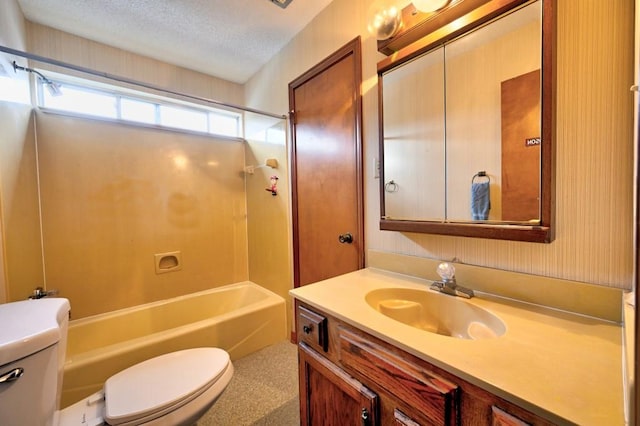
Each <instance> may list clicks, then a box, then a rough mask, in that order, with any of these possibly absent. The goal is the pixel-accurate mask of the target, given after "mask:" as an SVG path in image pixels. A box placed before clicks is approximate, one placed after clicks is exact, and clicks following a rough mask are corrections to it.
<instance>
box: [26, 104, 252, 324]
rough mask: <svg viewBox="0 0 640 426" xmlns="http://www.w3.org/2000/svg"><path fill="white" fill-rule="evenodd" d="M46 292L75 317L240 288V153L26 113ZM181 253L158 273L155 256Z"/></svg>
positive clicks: (188, 138)
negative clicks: (34, 153) (31, 119)
mask: <svg viewBox="0 0 640 426" xmlns="http://www.w3.org/2000/svg"><path fill="white" fill-rule="evenodd" d="M36 122H37V138H38V141H37V144H38V157H39V172H40V187H41V203H42V231H43V248H44V259H45V271H46V280H47V288H49V289H53V288H55V289H58V290H59V291H60V294H61V295H63V296H65V297H68V298H69V299H70V301H71V306H72V314H73V318H79V317H84V316H88V315H93V314H97V313H101V312H107V311H111V310H115V309H120V308H123V307H127V306H133V305H138V304H141V303H146V302H150V301H155V300H161V299H165V298H169V297H173V296H179V295H183V294H188V293H192V292H195V291H200V290H204V289H209V288H213V287H217V286H222V285H225V284H230V283H234V282H238V281H244V280H247V279H248V270H247V231H246V205H245V191H244V176H243V173H242V169H243V167H244V145H243V143H242V142H241V141H238V140H219V139H218V140H216V139H214V138H212V137H207V136H200V135H195V134H189V133H185V132H173V131H161V130H157V129H150V128H140V127H134V126H127V125H122V124H117V123H111V122H106V121H99V120H89V119H82V118H72V117H65V116H60V115H54V114H47V113H42V112H37V113H36ZM173 252H179V255H178V256H176V257H178V258H179V260H180V264H179V267H178V268H175V270H173V271H171V272H162V271H161V272H160V273H158V271H156V255H157V254H163V253H173Z"/></svg>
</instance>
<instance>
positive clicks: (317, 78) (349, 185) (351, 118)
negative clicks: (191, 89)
mask: <svg viewBox="0 0 640 426" xmlns="http://www.w3.org/2000/svg"><path fill="white" fill-rule="evenodd" d="M352 43H353V42H352ZM355 44H356V46H357V47H358V49H357V52H358V54H356V53H354V52H355V51H354V47H353V46H350V47H349V49H346V50H345V49H344V48H343V49H341V51H338V52H337V53H336V54H335V55H334V56H333V57H330V58H328V59H327V60H326V61H323V63H322V64H320V66H318V67H317V68H316V69H313V70H311V71H310V72H309V73H307V74H305V75H304V76H303V77H301V78H299V79H298V80H296V82H294V83H291V85H290V103H291V107H292V111H293V112H294V113H293V120H292V155H291V157H292V166H293V170H292V189H293V197H292V202H293V222H294V223H293V227H294V229H293V231H294V277H295V286H296V287H297V286H300V285H305V284H309V283H312V282H316V281H320V280H322V279H326V278H330V277H333V276H336V275H340V274H344V273H347V272H351V271H354V270H356V269H359V268H362V267H363V266H364V254H363V253H364V252H363V240H364V239H363V235H362V233H363V219H362V215H363V213H362V210H363V207H362V206H363V201H362V173H361V168H362V160H361V140H360V122H361V102H360V78H361V77H360V73H359V70H360V62H359V61H360V55H359V39H357V43H355ZM345 233H350V234H351V235H352V236H353V242H352V243H351V244H349V243H341V242H340V241H339V236H340V235H341V234H345Z"/></svg>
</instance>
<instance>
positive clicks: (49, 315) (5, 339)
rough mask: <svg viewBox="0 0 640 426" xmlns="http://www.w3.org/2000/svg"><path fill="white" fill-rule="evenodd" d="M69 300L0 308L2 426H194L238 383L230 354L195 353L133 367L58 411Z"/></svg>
mask: <svg viewBox="0 0 640 426" xmlns="http://www.w3.org/2000/svg"><path fill="white" fill-rule="evenodd" d="M69 310H70V306H69V301H68V300H67V299H63V298H43V299H37V300H25V301H20V302H12V303H5V304H0V425H3V426H14V425H15V426H29V425H34V426H43V425H47V426H67V425H82V426H99V425H112V426H115V425H127V426H129V425H131V426H133V425H158V426H160V425H169V426H174V425H176V426H177V425H192V424H194V423H195V422H196V421H197V420H198V419H199V418H200V417H202V416H203V415H204V413H206V412H207V410H208V409H209V408H210V407H211V406H212V405H213V404H214V403H215V401H216V400H217V398H218V397H219V396H220V394H222V392H223V391H224V390H225V388H226V387H227V385H228V384H229V382H230V381H231V377H232V376H233V364H232V363H231V361H230V359H229V354H228V353H227V352H226V351H224V350H222V349H219V348H193V349H185V350H181V351H177V352H172V353H168V354H164V355H160V356H158V357H155V358H151V359H149V360H146V361H143V362H141V363H139V364H136V365H134V366H132V367H129V368H127V369H125V370H123V371H121V372H119V373H117V374H115V375H113V376H111V377H110V378H109V379H107V381H106V382H105V384H104V386H103V388H102V390H101V391H99V392H96V393H94V394H92V395H90V396H89V397H87V398H84V399H82V400H80V401H78V402H76V403H75V404H72V405H70V406H69V407H67V408H64V409H63V410H60V395H61V392H62V374H63V366H64V360H65V352H66V346H67V328H68V325H69Z"/></svg>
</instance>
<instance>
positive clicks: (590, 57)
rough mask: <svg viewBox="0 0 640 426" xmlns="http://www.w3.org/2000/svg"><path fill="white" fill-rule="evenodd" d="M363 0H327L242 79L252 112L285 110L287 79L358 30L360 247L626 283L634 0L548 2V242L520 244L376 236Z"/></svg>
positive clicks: (370, 55) (372, 61)
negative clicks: (551, 205)
mask: <svg viewBox="0 0 640 426" xmlns="http://www.w3.org/2000/svg"><path fill="white" fill-rule="evenodd" d="M370 3H371V1H368V0H334V1H333V2H332V3H331V4H330V5H329V6H328V7H327V8H326V9H324V10H323V11H322V13H321V14H320V15H318V16H317V17H316V19H315V20H314V21H313V22H312V23H311V24H310V25H309V26H308V27H306V28H305V29H304V30H303V31H302V32H301V33H300V34H299V35H298V36H296V37H295V38H294V39H293V40H292V41H291V42H290V43H289V45H288V46H287V47H286V48H284V49H283V50H282V51H281V52H280V54H279V55H278V56H277V57H276V58H274V59H273V60H272V61H270V62H269V63H268V64H267V65H266V66H265V67H264V68H263V69H262V70H261V71H260V72H259V73H258V74H257V75H255V76H254V77H253V78H252V79H251V80H250V81H249V82H248V83H247V85H246V88H245V90H246V99H247V101H248V104H249V105H250V106H252V107H255V108H263V109H269V110H272V111H286V110H287V106H288V99H287V84H288V82H290V81H292V80H293V79H295V78H296V77H297V76H299V75H301V74H302V73H303V72H305V71H306V70H308V69H309V68H311V67H312V66H313V65H315V64H316V63H318V62H319V61H321V60H322V59H323V58H324V57H326V56H327V55H329V54H330V53H331V52H333V51H335V50H337V49H338V48H339V47H341V46H342V45H344V44H345V43H346V42H348V41H349V40H351V39H353V38H354V37H355V36H357V35H361V36H362V43H363V46H362V52H363V81H364V87H363V95H364V99H363V104H364V106H363V107H364V111H363V113H364V129H363V130H364V131H363V133H364V170H365V203H366V204H365V208H366V210H365V216H366V217H365V225H366V235H365V241H367V248H368V249H375V250H380V251H387V252H393V253H403V254H409V255H415V256H421V257H428V258H436V259H452V258H454V257H456V258H457V259H459V261H460V262H463V263H468V264H473V265H481V266H488V267H493V268H499V269H505V270H510V271H518V272H525V273H532V274H538V275H543V276H549V277H556V278H564V279H569V280H577V281H584V282H588V283H594V284H600V285H605V286H611V287H621V288H630V287H631V283H632V274H633V255H632V252H633V232H632V224H633V220H632V217H633V202H632V196H633V134H632V127H633V126H632V97H631V95H630V93H629V87H630V86H631V84H633V75H632V69H633V66H632V58H631V54H632V49H633V38H632V37H633V0H620V1H615V2H602V1H599V0H563V1H559V2H556V4H557V5H558V49H557V52H558V76H557V88H558V99H557V102H558V114H557V133H556V143H557V147H558V148H557V172H556V176H557V177H556V181H557V186H556V194H557V195H556V204H557V207H556V209H557V213H556V223H557V227H556V240H555V241H554V242H553V243H551V244H534V243H521V242H510V241H499V240H495V241H494V240H485V239H473V238H461V237H447V236H435V235H426V234H404V233H398V232H390V231H380V230H379V228H378V217H379V194H378V181H377V180H376V179H374V178H373V169H372V166H373V161H374V158H375V157H376V156H377V155H378V151H377V147H378V140H377V126H378V123H377V112H376V111H377V89H376V85H375V84H376V63H377V62H378V61H380V60H381V59H382V58H384V56H383V55H381V54H380V53H378V52H377V50H376V42H375V40H373V39H372V37H370V36H369V35H368V34H367V32H366V20H367V10H368V6H369V5H370Z"/></svg>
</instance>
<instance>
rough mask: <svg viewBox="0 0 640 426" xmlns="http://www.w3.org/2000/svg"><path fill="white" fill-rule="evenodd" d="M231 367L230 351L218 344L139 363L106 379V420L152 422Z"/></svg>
mask: <svg viewBox="0 0 640 426" xmlns="http://www.w3.org/2000/svg"><path fill="white" fill-rule="evenodd" d="M230 368H231V369H232V368H233V367H232V366H231V363H230V359H229V354H228V353H227V352H225V351H224V350H222V349H219V348H195V349H186V350H182V351H178V352H172V353H169V354H165V355H161V356H158V357H155V358H152V359H149V360H147V361H144V362H141V363H140V364H136V365H134V366H132V367H130V368H127V369H126V370H123V371H121V372H119V373H117V374H115V375H114V376H112V377H110V378H109V379H108V380H107V381H106V382H105V385H104V395H105V408H104V420H105V421H106V422H107V423H108V424H109V425H114V426H115V425H124V424H140V423H146V422H150V421H152V420H153V419H156V418H159V417H162V416H164V415H166V414H167V413H170V412H172V411H174V410H177V409H178V408H180V407H182V406H184V405H186V404H187V403H189V402H191V401H192V400H194V399H196V398H197V397H198V396H200V395H201V394H203V393H205V392H206V391H207V390H208V389H209V388H211V387H212V386H213V385H214V384H215V383H216V381H218V379H220V377H222V376H223V375H225V373H227V374H228V370H229V369H230ZM224 385H225V386H226V383H225V384H224ZM223 389H224V388H223ZM218 392H221V390H219V391H218Z"/></svg>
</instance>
